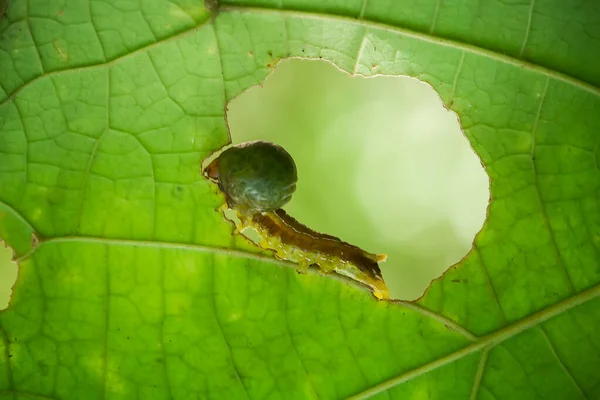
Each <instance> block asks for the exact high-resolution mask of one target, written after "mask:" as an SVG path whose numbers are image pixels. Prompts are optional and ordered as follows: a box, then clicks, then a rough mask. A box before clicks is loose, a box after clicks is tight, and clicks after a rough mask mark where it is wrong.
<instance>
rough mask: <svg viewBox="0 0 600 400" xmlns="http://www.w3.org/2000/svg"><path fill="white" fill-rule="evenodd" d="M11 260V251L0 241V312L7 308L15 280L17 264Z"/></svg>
mask: <svg viewBox="0 0 600 400" xmlns="http://www.w3.org/2000/svg"><path fill="white" fill-rule="evenodd" d="M12 259H13V251H12V250H11V249H10V248H8V247H6V246H4V245H3V243H2V240H0V310H4V309H5V308H7V307H8V303H9V301H10V296H11V294H12V287H13V286H14V284H15V282H16V280H17V263H15V262H14V261H13V260H12Z"/></svg>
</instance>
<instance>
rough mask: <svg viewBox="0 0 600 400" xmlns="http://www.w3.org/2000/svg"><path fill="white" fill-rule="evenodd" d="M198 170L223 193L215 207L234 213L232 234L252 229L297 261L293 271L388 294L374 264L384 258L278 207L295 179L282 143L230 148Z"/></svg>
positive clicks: (267, 246)
mask: <svg viewBox="0 0 600 400" xmlns="http://www.w3.org/2000/svg"><path fill="white" fill-rule="evenodd" d="M204 174H205V176H206V177H207V178H208V179H210V180H211V181H213V182H214V183H217V184H218V185H219V189H220V190H221V191H222V192H223V193H224V195H225V198H226V202H227V204H225V205H224V206H223V207H221V210H222V211H224V213H226V210H233V211H234V212H235V215H236V217H237V219H238V221H233V222H234V224H235V225H236V232H240V233H241V234H244V231H245V230H246V229H248V228H252V229H253V230H254V231H256V232H257V233H258V235H259V237H260V241H259V242H258V245H259V246H260V247H261V248H263V249H267V250H271V251H273V252H274V255H275V257H276V258H278V259H281V260H286V261H291V262H293V263H296V264H298V271H299V272H306V271H307V270H308V268H309V267H311V266H312V267H314V266H318V267H319V268H320V269H321V270H322V271H323V272H325V273H332V272H333V273H336V274H339V275H343V276H346V277H348V278H351V279H353V280H355V281H357V282H359V283H361V284H363V285H366V286H367V287H369V288H370V290H371V291H372V293H373V295H374V296H375V297H376V298H378V299H388V298H389V290H388V288H387V285H386V284H385V281H384V280H383V276H382V275H381V270H380V268H379V264H378V263H379V262H382V261H385V259H386V258H387V256H385V255H383V254H373V253H369V252H367V251H364V250H362V249H361V248H359V247H357V246H354V245H351V244H349V243H346V242H344V241H342V240H340V239H339V238H337V237H335V236H331V235H327V234H324V233H319V232H316V231H314V230H312V229H310V228H308V227H307V226H305V225H303V224H301V223H300V222H298V221H297V220H296V219H294V218H293V217H291V216H290V215H288V214H287V213H286V212H285V211H284V210H283V209H281V208H280V207H281V206H282V205H283V204H285V203H287V202H288V201H289V200H290V198H291V195H292V193H293V192H294V190H295V188H296V181H297V173H296V166H295V164H294V161H293V158H292V157H291V156H290V155H289V154H288V153H287V152H286V151H285V150H284V149H283V148H282V147H280V146H277V145H275V144H272V143H268V142H262V141H258V142H249V143H245V144H242V145H240V146H235V147H231V148H229V149H227V150H225V151H224V152H223V153H221V154H220V155H219V157H218V158H216V159H215V160H213V161H212V162H211V163H210V164H209V165H208V167H207V168H206V169H205V170H204Z"/></svg>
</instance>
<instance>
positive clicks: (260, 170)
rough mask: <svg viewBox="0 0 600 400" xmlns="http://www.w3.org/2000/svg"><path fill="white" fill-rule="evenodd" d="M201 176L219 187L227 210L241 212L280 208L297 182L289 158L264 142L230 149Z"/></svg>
mask: <svg viewBox="0 0 600 400" xmlns="http://www.w3.org/2000/svg"><path fill="white" fill-rule="evenodd" d="M204 174H205V175H206V176H207V177H208V178H209V179H210V180H212V181H213V182H215V183H217V184H218V185H219V189H220V190H221V191H222V192H223V193H224V194H225V196H226V198H227V203H228V205H229V207H231V208H235V209H237V210H239V211H244V212H265V211H273V210H276V209H278V208H281V207H282V206H283V205H284V204H286V203H287V202H288V201H290V199H291V197H292V194H293V193H294V191H295V190H296V182H297V181H298V175H297V172H296V164H295V163H294V160H293V159H292V156H290V154H289V153H288V152H287V151H285V150H284V149H283V147H281V146H278V145H276V144H273V143H269V142H263V141H256V142H247V143H243V144H240V145H237V146H234V147H230V148H229V149H227V150H225V151H224V152H223V153H221V154H220V155H219V157H217V158H216V159H215V160H213V161H212V162H211V163H210V164H209V165H208V167H206V169H205V171H204Z"/></svg>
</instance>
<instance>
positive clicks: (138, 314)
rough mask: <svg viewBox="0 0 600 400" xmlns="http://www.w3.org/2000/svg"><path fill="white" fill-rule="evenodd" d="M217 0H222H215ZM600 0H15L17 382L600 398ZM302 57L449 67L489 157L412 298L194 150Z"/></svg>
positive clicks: (13, 384) (347, 64)
mask: <svg viewBox="0 0 600 400" xmlns="http://www.w3.org/2000/svg"><path fill="white" fill-rule="evenodd" d="M211 4H212V3H211ZM598 15H600V10H599V9H598V5H596V4H595V3H593V2H581V3H579V4H577V5H573V6H572V7H566V6H564V5H563V3H561V2H559V1H557V0H546V1H537V2H531V3H514V2H511V3H510V4H508V3H494V4H493V5H492V4H489V5H481V4H479V3H477V2H474V1H463V2H455V1H449V2H441V1H430V2H416V1H413V2H403V3H402V5H400V3H397V2H394V1H392V0H379V1H376V0H370V1H361V0H355V1H335V0H328V1H312V0H295V1H283V2H282V1H268V0H263V1H245V2H223V3H222V4H221V5H220V8H219V12H218V14H217V13H216V9H215V7H214V6H211V10H208V9H206V8H205V7H204V6H203V5H201V4H200V3H198V2H197V1H192V0H178V1H173V2H168V3H167V2H161V1H158V0H144V1H141V2H136V3H128V2H109V1H77V2H70V1H64V2H46V1H42V0H29V1H28V2H18V1H10V3H9V8H8V12H7V15H6V16H5V18H4V19H2V20H1V21H0V67H1V68H0V88H1V89H0V102H1V103H0V202H1V203H0V235H1V237H2V238H3V239H4V240H5V241H6V242H7V243H8V244H9V245H10V246H11V247H12V248H13V249H14V251H15V253H16V257H17V259H18V261H19V278H18V282H17V284H16V286H15V291H14V295H13V298H12V302H11V305H10V307H9V309H8V310H6V311H3V312H2V313H0V327H1V331H0V333H1V338H2V341H1V342H0V349H1V351H0V399H31V398H58V399H84V398H110V399H120V398H123V399H132V398H141V399H152V398H156V399H163V398H174V399H187V398H250V399H258V398H286V399H290V398H299V399H300V398H321V399H329V398H332V399H333V398H345V397H348V396H350V395H353V394H359V396H369V395H378V396H379V397H381V398H402V399H404V398H443V399H467V398H473V399H474V398H477V399H515V398H522V399H529V398H532V399H533V398H543V399H551V398H552V399H576V398H582V399H584V398H588V399H592V398H598V397H600V378H599V377H598V374H597V371H598V370H600V357H599V354H600V337H599V336H598V335H597V332H598V329H599V328H600V314H599V312H598V310H599V309H600V307H599V306H600V300H599V299H598V295H599V294H600V285H599V281H600V153H599V151H600V150H599V143H600V112H598V111H599V110H600V89H598V87H597V85H598V84H599V83H600V74H599V73H598V71H600V28H599V27H600V24H598V20H597V19H598V17H597V16H598ZM287 57H310V58H322V59H325V60H328V61H331V62H333V63H335V64H336V65H337V66H338V67H340V68H341V69H343V70H345V71H347V72H349V73H355V74H361V75H364V76H371V75H376V74H385V75H409V76H413V77H416V78H418V79H420V80H423V81H425V82H427V83H429V84H431V85H432V86H433V87H434V88H435V89H436V90H437V91H438V93H439V94H440V96H441V97H442V99H443V101H444V102H445V104H446V105H448V106H449V107H450V108H451V109H453V110H454V111H455V112H456V113H457V114H458V115H459V116H460V119H461V124H462V127H463V129H464V131H465V134H466V135H467V137H468V138H469V140H470V142H471V144H472V146H473V147H474V149H475V150H476V152H477V153H478V155H479V156H480V157H481V159H482V161H483V163H484V165H485V166H486V169H487V172H488V174H489V175H490V178H491V191H492V202H491V204H490V207H489V216H488V220H487V221H486V224H485V226H484V229H483V230H482V232H481V233H480V234H479V235H478V236H477V238H476V241H475V243H474V247H473V250H472V251H471V253H470V254H469V255H468V256H467V257H466V258H465V259H464V260H463V261H462V262H461V263H459V264H458V265H456V266H454V267H452V268H451V270H450V271H449V272H448V273H446V274H445V275H444V276H443V277H442V278H440V279H438V280H437V281H435V282H434V283H433V284H432V286H431V287H430V289H429V290H428V292H427V293H426V295H425V296H424V297H423V298H421V299H420V300H419V301H418V302H416V303H402V302H396V303H393V302H377V301H376V300H374V299H373V298H372V296H371V295H369V294H368V293H367V292H365V291H363V290H361V289H359V288H357V287H354V286H352V285H348V284H345V283H344V282H340V281H338V280H334V279H328V278H324V277H320V276H317V275H314V274H308V275H305V276H301V275H297V274H296V273H295V271H294V270H293V269H292V268H288V267H289V265H286V264H284V263H281V262H277V261H275V260H274V259H271V258H270V257H268V256H266V255H264V254H262V253H258V252H257V251H256V250H255V249H253V248H252V247H251V246H250V245H248V244H247V243H245V242H244V241H242V240H240V239H239V238H237V237H232V236H231V226H230V225H229V224H227V223H226V222H225V221H223V220H222V218H221V217H220V215H219V214H218V213H216V212H215V211H214V209H215V208H216V207H218V206H219V205H220V204H221V203H222V201H223V199H222V197H221V196H220V195H219V193H218V192H217V190H216V188H215V187H214V186H213V185H211V184H210V183H209V182H207V181H206V180H204V179H203V178H202V177H201V176H200V173H199V164H200V162H201V160H202V159H203V158H204V157H206V156H207V155H208V154H210V153H211V152H212V151H213V150H215V149H217V148H219V147H221V146H222V145H224V144H226V143H227V142H228V134H227V127H226V121H225V104H226V102H227V101H229V100H231V99H232V98H233V97H234V96H236V95H238V94H240V93H241V92H242V91H243V90H245V89H247V88H248V87H250V86H252V85H256V84H259V83H260V82H261V81H262V80H263V79H264V78H265V77H266V76H267V75H268V74H269V73H270V72H271V71H272V69H273V67H274V66H275V64H276V63H277V62H278V61H279V60H281V59H283V58H287Z"/></svg>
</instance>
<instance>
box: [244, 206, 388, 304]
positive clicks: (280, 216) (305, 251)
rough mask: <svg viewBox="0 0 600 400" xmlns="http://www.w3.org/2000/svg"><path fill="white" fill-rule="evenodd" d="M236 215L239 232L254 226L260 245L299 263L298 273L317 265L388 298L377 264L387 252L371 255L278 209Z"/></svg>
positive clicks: (376, 295)
mask: <svg viewBox="0 0 600 400" xmlns="http://www.w3.org/2000/svg"><path fill="white" fill-rule="evenodd" d="M238 218H239V219H240V221H241V226H238V227H237V228H238V230H239V231H243V230H244V229H246V228H253V229H254V230H255V231H256V232H258V234H259V236H260V238H261V241H260V243H259V245H260V247H261V248H263V249H269V250H273V251H274V252H275V256H276V257H277V258H279V259H281V260H287V261H291V262H294V263H296V264H298V266H299V271H300V272H305V271H306V270H307V269H308V268H309V267H311V266H315V265H317V266H318V267H319V268H321V269H322V270H323V271H324V272H327V273H329V272H335V273H337V274H340V275H344V276H346V277H348V278H351V279H354V280H355V281H357V282H360V283H362V284H364V285H366V286H368V287H369V288H370V289H371V290H372V292H373V295H374V296H375V297H377V298H378V299H388V298H389V297H390V294H389V290H388V288H387V285H386V284H385V282H384V280H383V277H382V275H381V270H380V269H379V265H378V262H381V261H385V259H386V258H387V256H386V255H384V254H372V253H369V252H366V251H364V250H362V249H361V248H359V247H357V246H354V245H351V244H349V243H346V242H344V241H342V240H340V239H339V238H337V237H335V236H330V235H326V234H322V233H319V232H315V231H313V230H312V229H310V228H308V227H306V226H305V225H302V224H301V223H299V222H298V221H296V220H295V219H294V218H292V217H291V216H289V215H288V214H287V213H286V212H285V211H284V210H281V209H279V210H275V211H272V212H265V213H257V214H254V215H252V216H246V215H243V214H238Z"/></svg>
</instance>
